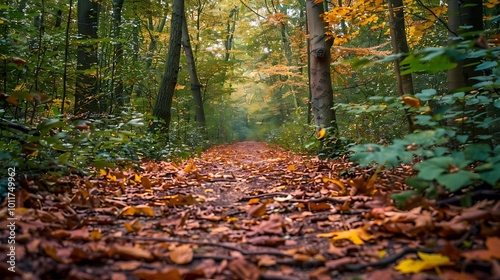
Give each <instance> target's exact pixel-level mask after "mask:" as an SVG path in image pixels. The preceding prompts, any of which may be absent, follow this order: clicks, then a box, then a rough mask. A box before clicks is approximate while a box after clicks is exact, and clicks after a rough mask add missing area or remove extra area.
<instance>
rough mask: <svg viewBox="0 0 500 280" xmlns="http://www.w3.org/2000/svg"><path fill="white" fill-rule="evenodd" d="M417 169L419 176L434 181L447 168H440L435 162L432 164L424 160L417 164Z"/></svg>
mask: <svg viewBox="0 0 500 280" xmlns="http://www.w3.org/2000/svg"><path fill="white" fill-rule="evenodd" d="M414 168H415V169H416V170H419V171H420V172H419V173H418V178H420V179H423V180H427V181H432V180H434V179H436V178H437V177H438V176H439V175H441V174H443V173H444V172H445V171H446V170H447V168H440V167H437V166H436V165H434V164H431V163H430V162H429V161H424V162H422V163H419V164H417V165H415V167H414Z"/></svg>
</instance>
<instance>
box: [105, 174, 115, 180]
mask: <svg viewBox="0 0 500 280" xmlns="http://www.w3.org/2000/svg"><path fill="white" fill-rule="evenodd" d="M106 178H108V179H109V180H111V181H116V176H114V175H111V173H109V174H108V175H106Z"/></svg>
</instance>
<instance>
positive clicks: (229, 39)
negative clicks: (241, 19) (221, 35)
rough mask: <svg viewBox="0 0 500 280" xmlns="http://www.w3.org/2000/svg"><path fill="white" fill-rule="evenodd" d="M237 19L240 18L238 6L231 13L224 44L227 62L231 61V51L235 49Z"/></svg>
mask: <svg viewBox="0 0 500 280" xmlns="http://www.w3.org/2000/svg"><path fill="white" fill-rule="evenodd" d="M237 17H238V6H234V8H233V9H232V10H231V12H229V18H228V19H227V30H226V32H227V33H226V41H225V42H224V46H225V47H226V55H225V60H226V61H229V57H230V55H231V50H232V49H233V41H234V30H235V29H236V19H237Z"/></svg>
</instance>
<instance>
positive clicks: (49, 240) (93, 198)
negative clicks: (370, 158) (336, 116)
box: [0, 142, 500, 280]
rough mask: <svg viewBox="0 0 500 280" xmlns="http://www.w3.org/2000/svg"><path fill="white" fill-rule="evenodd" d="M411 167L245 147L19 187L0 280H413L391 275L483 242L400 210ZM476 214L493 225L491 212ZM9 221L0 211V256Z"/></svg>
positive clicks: (427, 214) (440, 217)
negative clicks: (403, 264)
mask: <svg viewBox="0 0 500 280" xmlns="http://www.w3.org/2000/svg"><path fill="white" fill-rule="evenodd" d="M408 172H409V170H408V169H404V168H402V169H397V170H391V171H390V172H380V173H378V172H377V171H375V170H361V169H357V168H354V167H352V165H351V163H349V162H343V161H330V162H326V161H319V160H318V159H317V158H315V157H309V156H300V155H294V154H292V153H290V152H288V151H285V150H283V149H281V148H279V147H275V146H272V145H269V144H266V143H257V142H241V143H235V144H231V145H223V146H217V147H213V148H211V149H209V150H207V151H205V152H204V153H202V155H201V157H200V158H195V159H191V160H186V161H184V162H180V163H174V162H145V163H144V164H143V165H142V166H141V170H140V171H136V170H108V171H105V170H100V171H99V173H98V174H94V175H93V176H89V177H78V176H76V175H72V176H69V177H67V178H62V179H51V178H50V177H47V178H44V181H37V182H34V181H31V182H26V187H25V188H24V189H23V190H22V191H20V192H18V193H17V197H18V198H19V199H18V201H17V202H16V203H17V204H18V205H20V206H19V208H18V209H17V210H16V212H15V217H16V218H17V220H16V225H15V226H16V229H15V233H14V235H15V238H16V243H15V250H14V251H15V265H16V272H15V273H11V272H8V273H7V274H5V275H3V276H2V279H83V280H86V279H104V280H108V279H110V280H122V279H168V280H176V279H243V280H247V279H248V280H253V279H279V280H301V279H322V280H323V279H352V277H355V276H360V275H363V276H364V277H365V278H364V279H413V278H411V277H410V276H409V275H408V274H407V275H403V274H401V273H399V272H398V271H396V270H395V267H396V265H398V262H399V261H400V260H402V259H404V258H405V257H415V256H416V255H415V254H416V253H417V252H425V253H429V254H432V253H436V252H438V251H439V252H441V253H442V254H445V255H448V254H449V255H453V254H455V255H456V251H454V250H458V249H457V247H456V246H460V244H461V243H462V242H463V241H464V240H468V242H471V244H476V243H477V244H483V243H481V242H482V241H480V240H477V238H476V237H474V236H473V235H471V233H472V230H473V229H474V227H472V226H471V225H470V224H469V226H467V225H465V224H464V223H462V222H463V221H468V220H466V219H468V218H467V217H468V216H467V215H471V213H465V212H462V211H460V210H458V209H453V208H451V209H445V210H440V209H437V208H432V206H430V204H429V203H427V202H425V201H422V202H420V203H422V205H423V207H417V208H414V209H412V210H409V211H400V210H397V209H396V208H395V207H394V206H393V205H392V201H391V200H390V194H391V193H392V192H393V191H398V190H400V189H401V188H403V187H404V186H403V184H402V183H401V182H402V180H403V179H402V178H403V176H404V174H407V173H408ZM51 180H53V181H51ZM47 186H49V187H47ZM425 203H427V204H425ZM483 206H484V207H483V208H482V209H478V211H479V210H480V211H482V212H480V213H482V214H484V213H486V214H488V215H490V216H491V215H493V214H492V213H496V212H494V209H497V210H498V209H500V204H498V203H497V204H496V205H495V206H492V203H489V202H488V203H486V202H485V203H483ZM495 207H496V208H495ZM485 211H490V212H485ZM492 211H493V212H492ZM495 211H496V210H495ZM475 214H477V213H475ZM486 214H485V215H486ZM461 215H464V217H463V220H461V221H457V218H456V217H457V216H458V217H461ZM6 216H7V211H6V209H5V208H1V209H0V218H2V219H1V220H0V228H1V231H0V238H1V240H2V245H1V246H2V249H5V250H4V251H8V250H9V245H8V244H6V243H7V242H6V241H7V240H8V236H9V234H10V235H12V233H11V232H10V231H9V230H7V229H6V228H7V226H8V223H9V221H7V220H6V219H5V217H6ZM474 217H476V218H477V217H478V216H477V215H476V216H474ZM479 219H480V217H479ZM436 232H439V233H440V235H441V236H438V235H436ZM445 241H446V242H448V243H445ZM475 242H476V243H475ZM495 242H496V241H495ZM432 244H438V245H437V246H436V245H434V246H435V247H434V248H433V247H432ZM443 244H448V245H446V246H447V247H443ZM443 248H446V250H444V249H443ZM443 252H444V253H443ZM2 257H3V258H4V259H2V262H1V263H0V270H1V271H7V268H8V265H7V263H6V261H7V260H8V256H6V255H5V254H4V255H2ZM460 267H461V266H459V265H458V264H457V265H456V266H451V267H450V264H448V268H446V267H445V268H441V270H442V272H443V274H441V275H451V276H449V277H448V278H446V277H445V278H439V277H438V276H437V274H436V273H435V272H434V271H433V270H430V271H429V272H426V273H418V274H416V275H421V276H422V277H423V278H418V279H458V278H456V277H458V276H457V274H456V273H458V272H457V271H460ZM431 268H432V265H431ZM454 273H455V274H454ZM467 275H471V274H467ZM485 275H488V274H485ZM471 277H472V276H471ZM484 278H485V279H488V278H487V277H484ZM415 279H416V278H415ZM463 279H466V278H463ZM467 279H477V278H467Z"/></svg>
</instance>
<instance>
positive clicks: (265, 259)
mask: <svg viewBox="0 0 500 280" xmlns="http://www.w3.org/2000/svg"><path fill="white" fill-rule="evenodd" d="M258 260H259V261H258V263H257V265H258V266H259V267H261V266H274V265H276V259H275V258H274V257H271V256H269V255H264V256H262V257H260V258H258Z"/></svg>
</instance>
